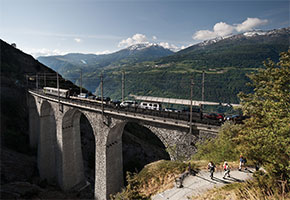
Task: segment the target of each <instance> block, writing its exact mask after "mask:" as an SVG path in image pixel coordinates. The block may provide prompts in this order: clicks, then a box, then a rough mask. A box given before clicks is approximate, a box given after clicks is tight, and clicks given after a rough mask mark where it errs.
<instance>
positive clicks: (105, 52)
mask: <svg viewBox="0 0 290 200" xmlns="http://www.w3.org/2000/svg"><path fill="white" fill-rule="evenodd" d="M109 53H112V51H109V50H105V51H97V52H94V54H96V55H102V54H109Z"/></svg>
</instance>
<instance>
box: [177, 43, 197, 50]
mask: <svg viewBox="0 0 290 200" xmlns="http://www.w3.org/2000/svg"><path fill="white" fill-rule="evenodd" d="M192 45H194V44H189V45H186V46H184V45H182V46H181V47H180V50H182V49H186V48H188V47H190V46H192Z"/></svg>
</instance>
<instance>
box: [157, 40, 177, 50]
mask: <svg viewBox="0 0 290 200" xmlns="http://www.w3.org/2000/svg"><path fill="white" fill-rule="evenodd" d="M158 45H160V46H162V47H163V48H165V49H170V50H171V51H178V50H179V49H180V48H179V47H177V46H175V45H174V44H169V43H168V42H160V43H159V44H158Z"/></svg>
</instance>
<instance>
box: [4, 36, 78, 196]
mask: <svg viewBox="0 0 290 200" xmlns="http://www.w3.org/2000/svg"><path fill="white" fill-rule="evenodd" d="M0 42H1V44H0V47H1V52H0V55H1V90H0V92H1V198H2V199H5V198H30V196H31V195H34V194H37V193H39V192H40V191H41V188H40V187H39V186H37V185H36V184H40V185H41V183H40V182H39V179H38V178H37V177H38V172H37V167H36V157H35V155H36V152H35V151H34V150H30V149H29V137H28V128H29V127H28V108H27V103H26V91H27V88H29V87H34V86H35V79H34V80H31V81H28V82H27V79H26V75H28V76H29V77H30V78H31V79H33V78H35V77H34V76H35V74H36V73H39V74H43V73H46V74H47V84H49V85H51V86H54V85H55V77H56V76H55V75H56V73H55V72H54V71H53V70H51V69H49V68H48V67H46V66H45V65H43V64H41V63H39V62H38V61H37V60H35V59H34V58H33V57H32V56H30V55H27V54H25V53H23V52H22V51H20V50H19V49H17V48H14V47H13V46H11V45H9V44H7V43H6V42H4V41H2V40H1V41H0ZM27 83H28V84H27ZM40 85H41V86H43V82H40ZM60 85H61V87H67V88H72V89H73V90H75V91H77V90H78V87H77V86H75V85H73V84H72V83H71V82H70V81H65V80H64V79H62V78H61V77H60ZM42 186H43V183H42Z"/></svg>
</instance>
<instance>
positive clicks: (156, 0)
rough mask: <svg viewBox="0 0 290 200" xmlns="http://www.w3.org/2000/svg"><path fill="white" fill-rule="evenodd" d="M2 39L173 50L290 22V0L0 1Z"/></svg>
mask: <svg viewBox="0 0 290 200" xmlns="http://www.w3.org/2000/svg"><path fill="white" fill-rule="evenodd" d="M0 26H1V29H0V38H1V39H2V40H4V41H6V42H8V43H16V44H17V47H18V48H20V49H21V50H23V51H24V52H26V53H29V54H32V55H33V56H35V57H37V56H39V55H53V54H65V53H71V52H79V53H96V54H100V53H108V52H114V51H117V50H120V49H122V48H125V47H127V46H129V45H132V44H136V43H148V42H150V43H151V42H154V43H159V44H161V45H163V46H164V47H167V48H171V49H173V50H175V51H177V50H179V49H181V48H184V47H187V46H189V45H192V44H195V43H198V42H200V41H202V40H205V39H210V38H214V37H219V36H227V35H231V34H237V33H242V32H245V31H249V30H253V29H261V30H270V29H275V28H283V27H288V26H289V1H279V0H275V1H271V0H259V1H250V0H244V1H237V0H226V1H219V0H214V1H209V0H192V1H190V0H187V1H182V0H147V1H145V0H138V1H137V0H136V1H133V0H114V1H113V0H106V1H100V0H25V1H24V0H0Z"/></svg>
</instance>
